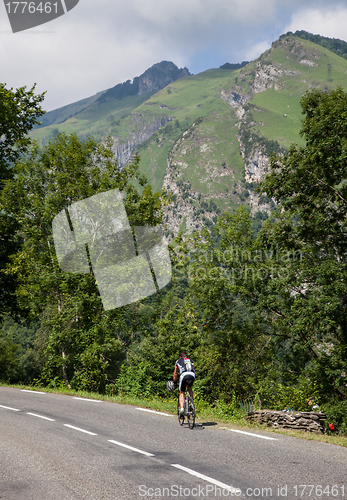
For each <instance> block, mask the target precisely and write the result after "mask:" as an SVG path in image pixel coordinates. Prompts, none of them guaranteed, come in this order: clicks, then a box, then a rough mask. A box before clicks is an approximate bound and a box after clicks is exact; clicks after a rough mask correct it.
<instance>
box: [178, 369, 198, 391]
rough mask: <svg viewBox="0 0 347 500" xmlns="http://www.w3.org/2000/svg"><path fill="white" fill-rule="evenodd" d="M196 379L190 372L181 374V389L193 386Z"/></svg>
mask: <svg viewBox="0 0 347 500" xmlns="http://www.w3.org/2000/svg"><path fill="white" fill-rule="evenodd" d="M194 380H195V377H194V375H191V374H188V373H187V374H183V375H181V378H180V386H179V390H180V391H185V390H186V388H187V387H192V385H193V384H194Z"/></svg>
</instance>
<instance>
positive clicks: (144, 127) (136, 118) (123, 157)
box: [112, 113, 173, 165]
mask: <svg viewBox="0 0 347 500" xmlns="http://www.w3.org/2000/svg"><path fill="white" fill-rule="evenodd" d="M172 120H173V118H170V117H167V116H163V117H162V118H160V119H155V118H153V120H152V121H151V122H146V121H145V120H144V117H143V116H142V115H141V114H140V113H134V115H133V116H132V118H131V123H132V124H135V125H136V126H137V128H138V129H139V132H134V133H131V134H130V137H129V139H128V140H127V141H125V142H122V141H121V140H120V139H118V138H117V137H113V141H114V144H113V148H112V149H113V151H114V152H115V153H116V155H117V159H118V162H119V164H120V165H125V164H126V163H128V161H129V160H130V159H131V155H132V154H133V152H134V151H135V149H136V147H137V146H139V145H140V144H142V143H143V142H145V141H146V140H147V139H149V138H150V137H151V136H152V135H153V134H154V133H155V132H156V131H157V130H159V129H160V128H162V127H165V125H166V124H167V123H168V122H169V121H172Z"/></svg>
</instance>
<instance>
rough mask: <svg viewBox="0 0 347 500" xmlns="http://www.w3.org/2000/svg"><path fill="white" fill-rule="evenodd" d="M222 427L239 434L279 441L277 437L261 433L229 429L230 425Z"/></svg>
mask: <svg viewBox="0 0 347 500" xmlns="http://www.w3.org/2000/svg"><path fill="white" fill-rule="evenodd" d="M221 429H225V430H226V431H230V432H238V433H239V434H246V435H247V436H254V437H257V438H261V439H270V440H271V441H278V439H277V438H271V437H268V436H262V435H261V434H254V432H246V431H238V430H236V429H228V427H221Z"/></svg>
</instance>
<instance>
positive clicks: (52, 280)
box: [0, 134, 161, 391]
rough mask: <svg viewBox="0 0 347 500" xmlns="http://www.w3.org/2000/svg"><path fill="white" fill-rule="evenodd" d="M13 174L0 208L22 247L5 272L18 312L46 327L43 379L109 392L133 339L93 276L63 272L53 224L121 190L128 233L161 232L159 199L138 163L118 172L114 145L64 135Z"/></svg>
mask: <svg viewBox="0 0 347 500" xmlns="http://www.w3.org/2000/svg"><path fill="white" fill-rule="evenodd" d="M13 172H14V174H15V175H14V178H13V179H9V180H7V181H6V183H5V187H4V189H3V192H2V195H1V200H0V201H1V204H2V206H3V209H4V210H5V211H6V213H7V214H8V215H9V216H11V217H12V218H13V219H14V220H15V221H16V223H17V224H18V226H19V228H20V232H21V234H22V237H23V241H24V242H23V245H22V247H21V249H20V250H19V251H17V253H16V254H15V255H13V256H12V258H11V262H10V264H9V266H8V267H7V273H9V274H11V275H15V277H16V280H17V284H18V285H17V289H16V294H17V298H18V301H19V304H20V306H21V307H22V308H23V309H25V310H26V311H27V313H28V314H29V316H30V317H31V318H39V319H40V320H41V325H42V328H41V332H42V334H43V335H47V332H48V339H47V342H46V347H45V348H44V356H45V358H46V365H45V369H44V374H43V375H44V377H45V380H46V381H47V382H48V381H50V380H52V379H55V378H56V377H58V379H59V380H64V381H65V383H66V385H68V386H71V387H81V388H84V389H89V390H91V389H93V390H99V391H104V390H105V388H106V385H107V384H108V383H109V382H110V380H113V379H114V377H115V374H116V373H117V370H118V368H119V366H118V365H119V362H120V360H121V358H122V355H123V346H124V344H125V342H126V341H127V338H128V335H129V331H128V330H129V329H128V326H129V325H127V323H126V315H125V310H126V307H123V308H121V309H116V310H114V311H110V312H105V311H104V309H103V306H102V302H101V298H100V295H99V292H98V288H97V286H96V282H95V278H94V275H93V272H92V270H90V273H89V274H82V275H79V274H71V273H68V272H63V271H62V270H61V269H60V267H59V265H58V261H57V257H56V253H55V249H54V241H53V236H52V220H53V218H54V217H55V215H57V214H58V213H59V212H61V211H62V210H64V209H66V208H67V207H68V206H69V205H71V204H72V203H74V202H76V201H80V200H83V199H85V198H88V197H90V196H93V195H95V194H97V193H102V192H104V191H107V190H110V189H116V188H117V189H119V190H120V191H122V192H123V193H124V199H123V201H124V205H125V209H126V212H127V216H128V219H129V222H130V225H131V226H140V225H145V224H151V225H156V224H158V223H159V222H160V220H161V211H160V207H161V195H160V193H153V192H152V189H151V187H150V186H149V184H148V183H147V181H146V179H145V178H144V177H143V176H142V175H141V174H140V173H139V157H135V158H134V160H133V162H132V163H131V164H129V165H127V166H126V167H125V168H123V169H122V168H119V167H118V163H117V160H116V158H115V156H114V153H113V152H112V150H111V144H110V143H109V142H107V143H106V144H97V143H96V142H95V141H94V140H93V139H92V138H88V139H87V140H86V141H85V142H82V141H80V140H79V139H78V138H77V136H76V135H74V134H72V135H71V136H67V135H64V134H59V135H58V136H57V137H56V138H55V139H54V140H52V141H51V142H49V143H48V144H47V145H46V146H45V147H43V148H42V149H40V148H39V146H38V145H37V144H35V143H34V144H33V146H32V147H31V148H29V150H28V152H27V153H26V154H25V155H24V156H23V157H22V158H21V159H20V160H19V161H17V163H16V164H15V166H14V167H13ZM134 181H136V183H137V185H140V187H141V189H142V193H140V192H139V191H138V190H137V189H136V188H135V185H134Z"/></svg>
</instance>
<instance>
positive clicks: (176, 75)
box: [138, 61, 190, 95]
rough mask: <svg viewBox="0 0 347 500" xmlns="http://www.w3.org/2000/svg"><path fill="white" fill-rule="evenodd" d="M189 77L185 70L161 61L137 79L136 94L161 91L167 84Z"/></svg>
mask: <svg viewBox="0 0 347 500" xmlns="http://www.w3.org/2000/svg"><path fill="white" fill-rule="evenodd" d="M189 75H190V73H189V71H188V69H187V68H181V69H179V68H178V67H177V66H176V65H175V64H174V63H172V62H170V61H162V62H161V63H158V64H154V65H153V66H152V67H151V68H149V69H147V71H145V72H144V73H143V74H142V75H141V76H140V77H139V91H138V94H139V95H141V94H144V93H145V92H152V91H155V90H160V89H163V88H164V87H166V86H167V85H169V83H171V82H174V81H175V80H178V79H180V78H184V77H185V76H189Z"/></svg>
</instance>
